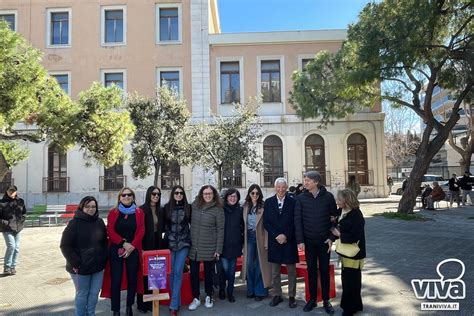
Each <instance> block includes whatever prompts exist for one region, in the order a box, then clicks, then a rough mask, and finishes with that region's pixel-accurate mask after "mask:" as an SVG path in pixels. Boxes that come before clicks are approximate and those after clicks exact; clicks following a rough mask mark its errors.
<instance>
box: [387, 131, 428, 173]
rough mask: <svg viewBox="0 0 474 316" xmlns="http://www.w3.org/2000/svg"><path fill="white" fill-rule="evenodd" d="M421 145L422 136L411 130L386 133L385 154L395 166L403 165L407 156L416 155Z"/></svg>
mask: <svg viewBox="0 0 474 316" xmlns="http://www.w3.org/2000/svg"><path fill="white" fill-rule="evenodd" d="M419 145H420V138H419V137H418V136H417V135H416V134H415V135H412V134H411V133H410V132H408V133H407V134H398V133H394V134H390V133H386V134H385V155H386V156H387V157H388V159H390V160H391V161H392V164H393V166H394V167H401V166H402V165H403V163H404V162H405V161H406V160H407V158H409V157H411V156H414V155H415V154H416V150H417V148H418V146H419Z"/></svg>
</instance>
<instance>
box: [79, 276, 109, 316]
mask: <svg viewBox="0 0 474 316" xmlns="http://www.w3.org/2000/svg"><path fill="white" fill-rule="evenodd" d="M103 278H104V270H102V271H99V272H97V273H94V274H89V275H80V274H72V273H71V279H72V282H74V287H75V288H76V298H75V305H76V312H75V314H74V315H76V316H84V315H88V316H90V315H95V306H96V305H97V300H98V298H99V292H100V289H101V288H102V280H103Z"/></svg>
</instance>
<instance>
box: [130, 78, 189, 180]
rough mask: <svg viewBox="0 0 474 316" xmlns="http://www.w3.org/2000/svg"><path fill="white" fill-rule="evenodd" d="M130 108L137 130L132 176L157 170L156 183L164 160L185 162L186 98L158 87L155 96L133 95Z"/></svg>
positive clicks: (144, 175)
mask: <svg viewBox="0 0 474 316" xmlns="http://www.w3.org/2000/svg"><path fill="white" fill-rule="evenodd" d="M128 108H129V110H130V115H131V118H132V121H133V123H134V125H135V126H136V133H135V136H134V137H133V140H132V159H131V162H130V165H131V167H132V171H133V176H134V177H140V178H144V177H146V176H148V175H150V174H152V173H153V172H154V175H155V176H154V181H153V183H154V185H155V186H157V185H158V178H159V175H160V169H161V166H162V165H163V163H164V162H171V161H179V162H183V163H184V162H186V161H187V160H186V155H188V152H189V151H187V150H186V148H185V147H186V146H185V145H186V142H187V141H189V139H186V138H185V137H183V136H182V133H183V131H184V128H185V126H186V124H187V122H188V120H189V117H190V114H189V111H188V109H187V107H186V101H185V100H181V99H179V98H178V97H177V96H176V93H175V91H172V90H170V89H168V88H167V87H166V86H163V87H158V88H157V92H156V98H154V99H146V98H142V97H140V96H137V95H135V96H133V97H132V98H131V99H130V100H129V101H128Z"/></svg>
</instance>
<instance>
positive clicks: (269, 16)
mask: <svg viewBox="0 0 474 316" xmlns="http://www.w3.org/2000/svg"><path fill="white" fill-rule="evenodd" d="M368 2H370V1H369V0H217V3H218V6H219V15H220V23H221V31H222V32H223V33H234V32H261V31H290V30H319V29H341V28H347V25H348V24H349V23H352V22H355V21H357V15H358V13H359V11H360V10H361V9H362V8H363V7H364V6H365V4H367V3H368Z"/></svg>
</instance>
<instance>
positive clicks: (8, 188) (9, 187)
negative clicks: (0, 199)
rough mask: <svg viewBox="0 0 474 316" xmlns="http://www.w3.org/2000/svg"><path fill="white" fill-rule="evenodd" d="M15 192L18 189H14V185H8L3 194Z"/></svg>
mask: <svg viewBox="0 0 474 316" xmlns="http://www.w3.org/2000/svg"><path fill="white" fill-rule="evenodd" d="M16 191H18V188H17V187H16V185H13V184H12V185H9V186H8V187H7V189H6V190H5V193H7V192H16Z"/></svg>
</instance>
